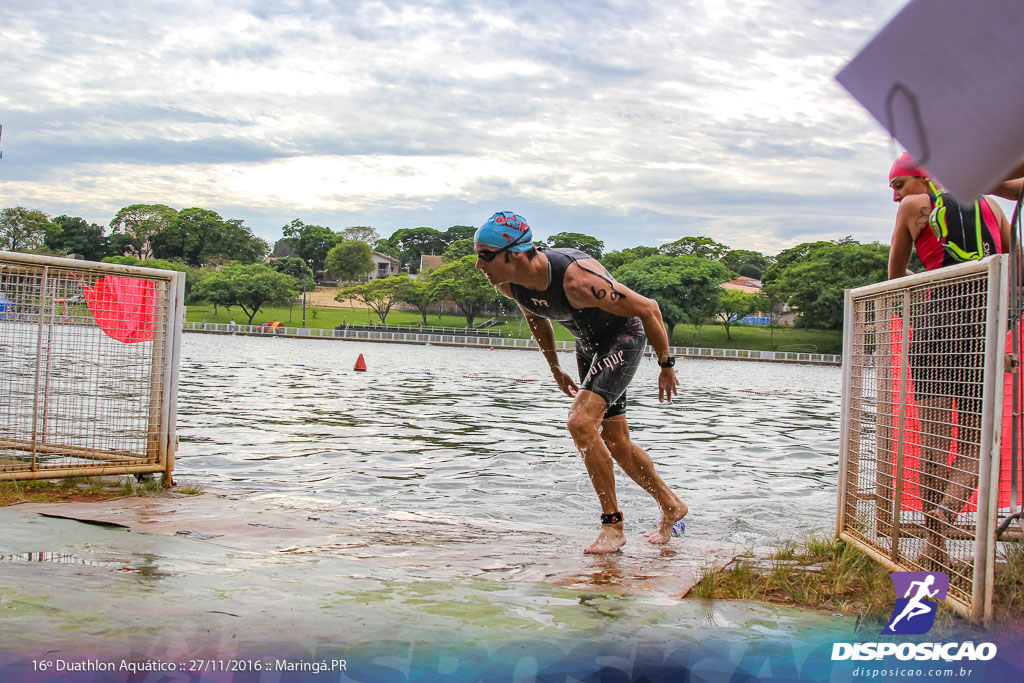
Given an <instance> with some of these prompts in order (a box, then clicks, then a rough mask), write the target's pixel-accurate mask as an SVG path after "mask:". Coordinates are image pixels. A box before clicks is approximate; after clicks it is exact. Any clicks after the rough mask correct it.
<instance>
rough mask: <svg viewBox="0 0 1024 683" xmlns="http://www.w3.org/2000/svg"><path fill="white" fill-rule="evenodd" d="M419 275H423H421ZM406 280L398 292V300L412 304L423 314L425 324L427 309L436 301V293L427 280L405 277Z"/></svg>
mask: <svg viewBox="0 0 1024 683" xmlns="http://www.w3.org/2000/svg"><path fill="white" fill-rule="evenodd" d="M420 277H423V276H422V275H421V276H420ZM405 280H406V282H405V284H404V285H402V287H401V289H400V290H399V292H398V296H399V299H398V300H399V301H401V302H402V303H406V304H409V305H410V306H414V307H415V308H416V310H417V311H419V312H420V315H421V316H423V324H424V325H426V324H427V312H428V311H427V309H428V308H429V307H430V305H431V304H434V303H437V294H436V293H435V292H434V288H433V287H432V286H431V284H430V282H429V281H427V280H420V279H414V278H411V277H407V278H405Z"/></svg>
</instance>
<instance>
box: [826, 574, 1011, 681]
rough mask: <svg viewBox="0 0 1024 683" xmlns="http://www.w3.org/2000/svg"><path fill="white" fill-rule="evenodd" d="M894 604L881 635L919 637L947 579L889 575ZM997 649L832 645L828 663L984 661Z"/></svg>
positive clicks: (932, 617) (943, 596)
mask: <svg viewBox="0 0 1024 683" xmlns="http://www.w3.org/2000/svg"><path fill="white" fill-rule="evenodd" d="M889 578H890V579H892V585H893V589H894V590H895V591H896V604H895V605H893V608H892V616H891V617H890V618H889V623H888V625H887V626H886V627H885V628H884V629H883V630H882V632H881V635H921V634H922V633H927V632H928V631H929V629H931V627H932V626H933V625H934V624H935V611H936V609H937V607H938V601H939V600H945V599H946V592H947V591H948V590H949V577H948V576H946V574H945V573H944V572H892V573H891V574H889ZM996 654H997V649H996V646H995V644H993V643H978V644H977V645H975V644H974V643H973V642H965V643H834V644H833V646H832V661H838V660H851V659H852V660H861V661H864V660H881V659H885V658H886V657H893V656H894V657H896V659H899V660H902V661H907V660H917V661H928V660H931V661H938V660H942V661H946V662H954V661H959V660H968V661H988V660H990V659H992V658H994V657H995V656H996Z"/></svg>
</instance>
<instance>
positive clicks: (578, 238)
mask: <svg viewBox="0 0 1024 683" xmlns="http://www.w3.org/2000/svg"><path fill="white" fill-rule="evenodd" d="M547 245H548V246H549V247H552V248H554V249H565V248H570V249H579V250H580V251H582V252H584V253H586V254H589V255H590V256H593V257H594V258H596V259H599V258H601V254H603V253H604V242H602V241H601V240H599V239H597V238H596V237H591V236H590V235H584V234H583V233H581V232H560V233H558V234H557V235H552V236H551V237H549V238H548V239H547ZM606 267H607V266H606Z"/></svg>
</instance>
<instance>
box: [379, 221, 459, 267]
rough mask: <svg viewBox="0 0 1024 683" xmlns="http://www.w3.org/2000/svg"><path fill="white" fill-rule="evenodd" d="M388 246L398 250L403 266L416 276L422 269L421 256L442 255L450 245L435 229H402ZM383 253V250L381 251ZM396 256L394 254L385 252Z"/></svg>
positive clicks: (391, 239)
mask: <svg viewBox="0 0 1024 683" xmlns="http://www.w3.org/2000/svg"><path fill="white" fill-rule="evenodd" d="M387 246H390V247H394V248H396V249H397V250H398V256H396V258H398V259H399V260H400V261H401V262H402V265H403V266H405V267H406V268H408V269H409V272H410V273H412V274H413V275H415V274H416V273H418V272H419V269H420V256H422V255H423V254H441V253H443V252H444V250H445V247H447V246H448V243H447V242H446V241H445V238H444V234H443V233H441V232H439V231H437V230H435V229H434V228H425V227H421V228H402V229H401V230H396V231H395V233H394V234H393V235H391V237H389V238H388V239H387ZM380 251H383V250H380ZM385 253H389V254H391V255H392V256H394V253H393V252H385Z"/></svg>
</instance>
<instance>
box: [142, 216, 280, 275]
mask: <svg viewBox="0 0 1024 683" xmlns="http://www.w3.org/2000/svg"><path fill="white" fill-rule="evenodd" d="M149 243H150V245H151V246H152V254H153V256H154V257H156V258H160V259H168V260H179V261H182V262H183V263H185V264H187V265H189V266H191V267H193V268H200V267H202V266H204V265H218V264H222V263H227V262H228V261H237V262H239V263H259V262H261V261H262V260H263V259H264V257H265V256H266V255H267V252H268V251H269V250H270V246H269V245H268V244H267V242H266V241H265V240H262V239H260V238H259V237H256V236H255V235H253V233H252V230H250V229H249V228H247V227H246V226H245V225H243V223H242V221H241V220H239V219H236V218H232V219H228V220H224V219H222V218H221V217H220V214H218V213H217V212H216V211H210V210H209V209H200V208H190V209H182V210H181V211H180V212H178V214H177V215H175V216H174V217H173V218H172V219H171V221H170V222H169V223H168V224H167V226H166V227H164V228H163V229H162V230H161V231H160V232H158V233H156V234H154V235H152V236H151V237H150V238H149Z"/></svg>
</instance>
